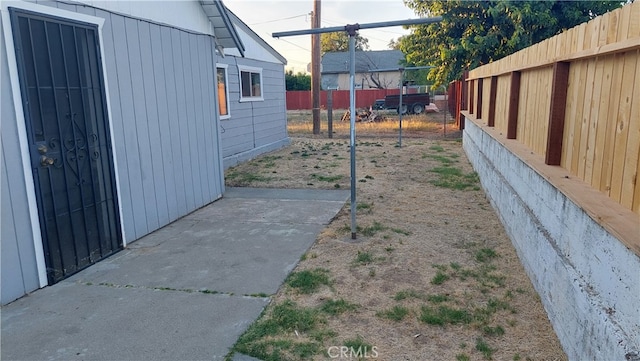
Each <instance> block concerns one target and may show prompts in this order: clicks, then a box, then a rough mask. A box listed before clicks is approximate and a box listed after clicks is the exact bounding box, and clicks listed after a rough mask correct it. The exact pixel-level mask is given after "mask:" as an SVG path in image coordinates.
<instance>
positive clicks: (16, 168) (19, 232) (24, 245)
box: [0, 17, 40, 304]
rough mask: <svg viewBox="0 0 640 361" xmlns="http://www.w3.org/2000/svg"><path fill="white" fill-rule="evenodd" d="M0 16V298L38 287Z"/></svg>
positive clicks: (16, 296)
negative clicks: (0, 266)
mask: <svg viewBox="0 0 640 361" xmlns="http://www.w3.org/2000/svg"><path fill="white" fill-rule="evenodd" d="M2 21H3V19H2V17H0V32H2V33H1V34H0V35H1V36H0V79H2V81H1V82H0V94H1V95H2V96H1V97H0V116H1V118H0V128H2V132H1V134H0V136H1V144H0V153H2V154H0V172H1V174H0V192H1V193H0V199H1V200H2V201H0V256H1V257H2V258H1V260H0V262H1V265H2V270H1V272H0V274H1V277H2V279H1V282H2V287H1V288H0V289H1V291H0V302H2V304H6V303H7V302H10V301H13V300H15V299H16V298H18V297H21V296H22V295H24V294H25V293H27V292H30V291H32V290H35V289H37V288H38V287H40V282H39V279H38V268H37V264H36V255H35V247H34V242H33V238H34V237H33V232H32V229H31V224H30V222H29V219H30V218H29V217H30V216H29V208H28V200H27V188H26V182H25V175H24V169H23V163H22V156H21V151H20V144H19V142H18V127H17V123H16V113H15V108H14V106H13V98H12V96H13V92H12V89H11V82H10V81H9V80H8V79H9V65H8V62H7V52H6V48H5V42H4V29H3V28H2Z"/></svg>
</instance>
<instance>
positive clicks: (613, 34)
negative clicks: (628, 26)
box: [605, 11, 628, 44]
mask: <svg viewBox="0 0 640 361" xmlns="http://www.w3.org/2000/svg"><path fill="white" fill-rule="evenodd" d="M626 13H628V11H623V12H620V11H614V12H611V16H610V17H609V21H608V25H607V33H606V35H605V36H606V39H605V44H613V43H615V42H617V41H618V27H619V26H620V20H622V19H621V16H622V14H626Z"/></svg>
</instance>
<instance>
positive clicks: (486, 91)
mask: <svg viewBox="0 0 640 361" xmlns="http://www.w3.org/2000/svg"><path fill="white" fill-rule="evenodd" d="M482 87H483V89H482V94H483V96H482V118H483V119H485V120H488V114H489V112H488V109H489V97H490V94H491V78H489V79H485V80H484V81H483V82H482ZM487 124H488V121H487Z"/></svg>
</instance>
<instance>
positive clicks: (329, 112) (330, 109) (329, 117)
mask: <svg viewBox="0 0 640 361" xmlns="http://www.w3.org/2000/svg"><path fill="white" fill-rule="evenodd" d="M327 131H328V132H329V138H333V90H331V89H329V90H328V91H327Z"/></svg>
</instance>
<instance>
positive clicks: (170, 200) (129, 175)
mask: <svg viewBox="0 0 640 361" xmlns="http://www.w3.org/2000/svg"><path fill="white" fill-rule="evenodd" d="M79 7H81V6H79ZM82 8H85V9H91V8H88V7H82ZM96 15H97V16H99V17H103V18H105V19H106V21H105V24H104V27H103V37H104V40H103V41H104V47H105V55H104V57H105V63H106V69H107V78H108V83H109V92H110V93H109V95H110V102H111V112H112V114H111V119H112V121H113V128H114V133H115V134H114V137H115V139H114V141H115V146H116V157H117V159H118V173H119V179H120V193H121V199H122V211H123V216H124V217H123V221H124V228H125V237H126V239H127V242H131V241H133V240H135V239H138V238H140V237H142V236H144V235H146V234H148V233H150V232H152V231H154V230H156V229H158V228H160V227H162V226H164V225H166V224H168V223H170V222H172V221H174V220H176V219H178V218H179V217H182V216H184V215H186V214H188V213H190V212H191V211H193V210H195V209H198V208H200V207H202V206H204V205H206V204H208V203H211V202H212V201H214V200H216V199H218V198H220V196H221V195H222V192H223V175H222V167H221V160H220V158H221V155H220V154H219V151H218V149H219V147H218V141H219V140H218V139H219V138H218V134H217V119H216V112H217V109H216V108H215V106H216V103H215V102H213V101H211V99H215V97H214V80H215V76H214V68H213V66H212V64H215V58H214V54H213V47H212V45H213V39H212V38H211V37H209V36H208V35H199V34H193V33H190V32H186V31H183V30H179V29H175V28H172V27H166V26H161V25H158V24H153V23H149V22H146V21H141V20H137V19H133V18H128V17H123V16H120V15H116V14H110V13H107V12H104V11H101V10H97V13H96ZM125 54H126V56H125Z"/></svg>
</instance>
